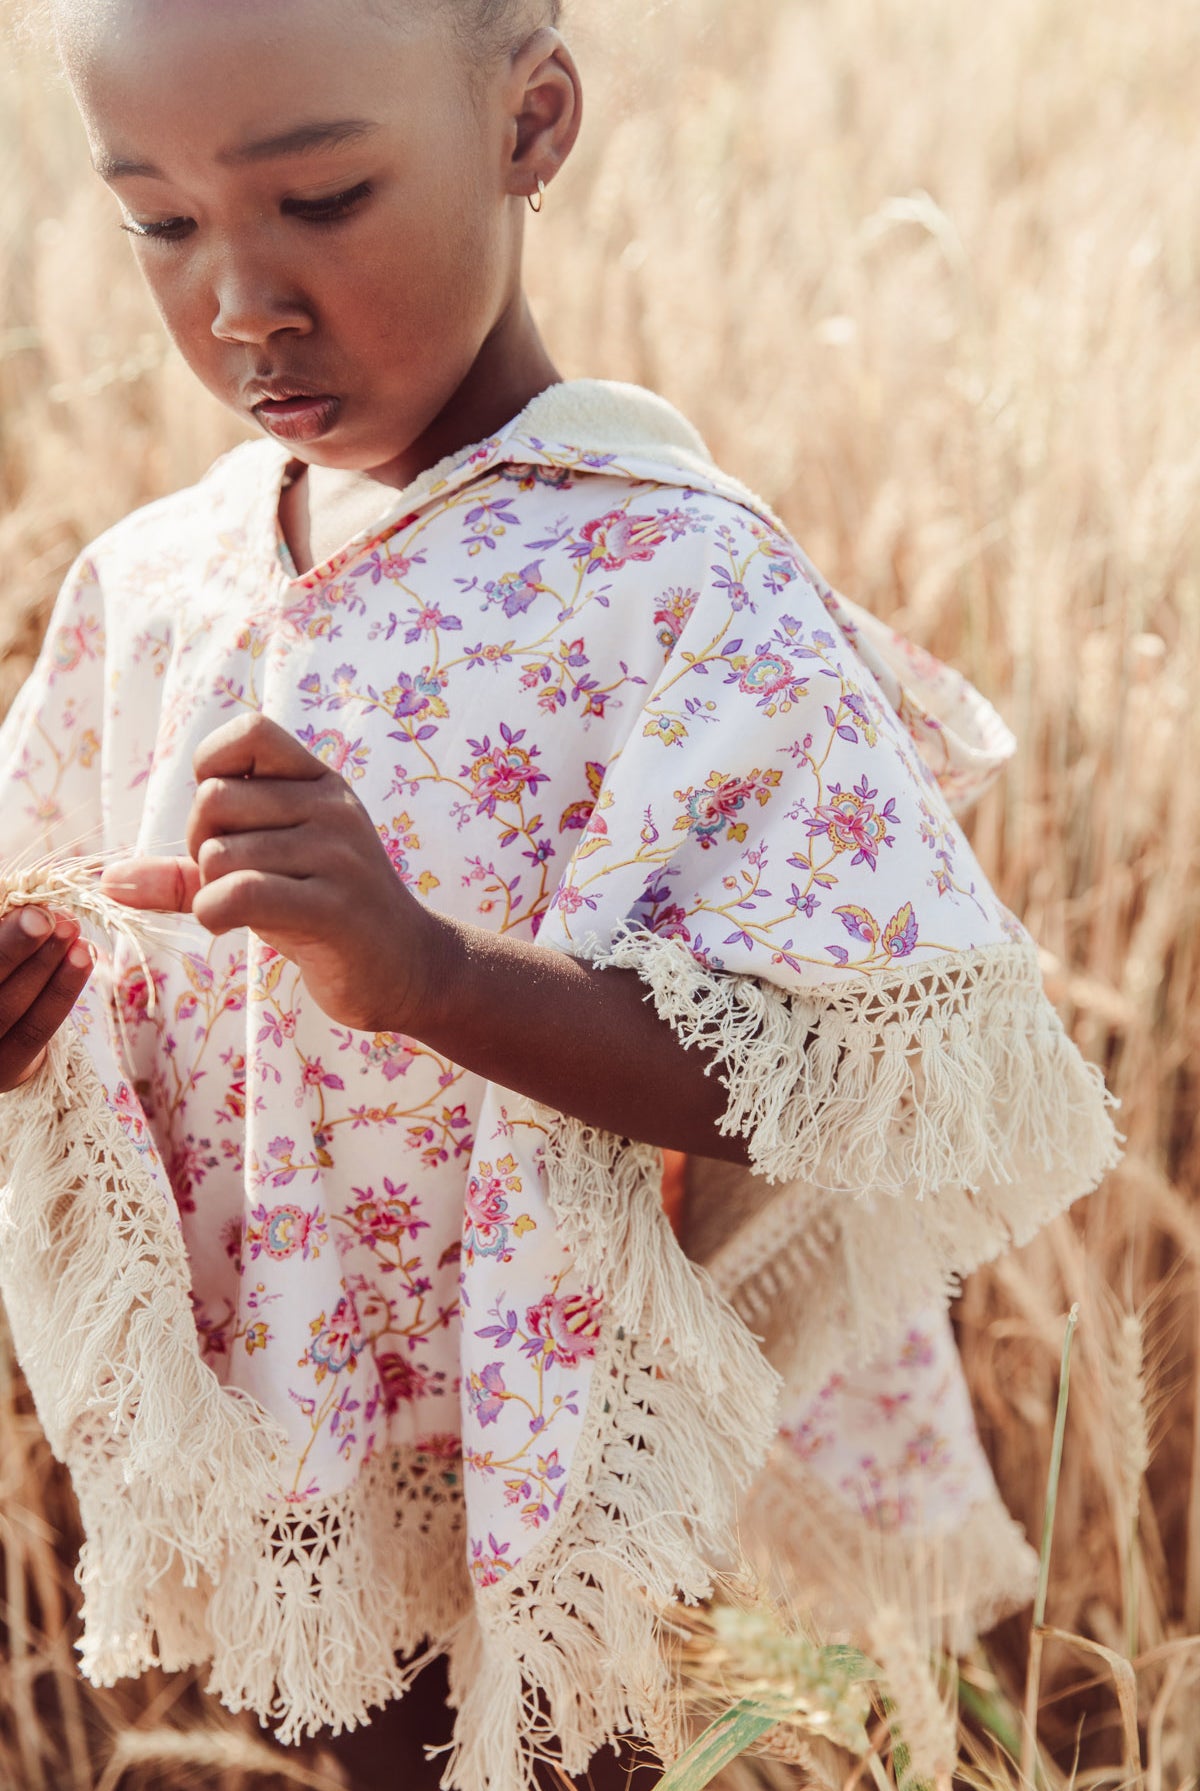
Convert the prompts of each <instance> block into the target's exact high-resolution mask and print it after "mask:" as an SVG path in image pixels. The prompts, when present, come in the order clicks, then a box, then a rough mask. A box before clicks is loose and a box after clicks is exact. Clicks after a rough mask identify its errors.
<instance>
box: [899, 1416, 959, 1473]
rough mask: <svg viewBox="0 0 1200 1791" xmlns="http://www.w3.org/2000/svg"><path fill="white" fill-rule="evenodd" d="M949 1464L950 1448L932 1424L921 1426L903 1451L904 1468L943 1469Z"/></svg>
mask: <svg viewBox="0 0 1200 1791" xmlns="http://www.w3.org/2000/svg"><path fill="white" fill-rule="evenodd" d="M949 1462H950V1446H949V1444H948V1443H947V1441H946V1439H945V1437H944V1436H943V1435H942V1434H941V1432H940V1431H938V1430H935V1429H934V1428H933V1425H932V1424H923V1425H922V1426H921V1428H920V1430H918V1432H917V1434H916V1435H915V1436H913V1437H910V1438H909V1440H908V1443H907V1445H906V1447H905V1450H904V1465H905V1466H906V1467H908V1468H944V1467H947V1466H948V1465H949Z"/></svg>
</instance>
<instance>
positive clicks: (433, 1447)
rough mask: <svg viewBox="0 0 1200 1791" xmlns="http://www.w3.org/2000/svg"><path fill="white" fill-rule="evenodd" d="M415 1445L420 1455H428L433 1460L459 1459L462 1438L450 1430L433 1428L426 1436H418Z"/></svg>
mask: <svg viewBox="0 0 1200 1791" xmlns="http://www.w3.org/2000/svg"><path fill="white" fill-rule="evenodd" d="M416 1447H417V1448H418V1449H419V1450H420V1451H421V1454H422V1455H428V1456H431V1457H432V1458H433V1460H434V1461H454V1462H456V1461H459V1460H460V1459H461V1457H462V1438H461V1437H459V1436H456V1435H455V1434H454V1432H453V1431H450V1430H435V1431H432V1432H431V1433H430V1434H429V1435H428V1436H424V1437H418V1438H417V1443H416Z"/></svg>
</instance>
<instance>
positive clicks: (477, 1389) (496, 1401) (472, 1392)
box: [467, 1362, 511, 1425]
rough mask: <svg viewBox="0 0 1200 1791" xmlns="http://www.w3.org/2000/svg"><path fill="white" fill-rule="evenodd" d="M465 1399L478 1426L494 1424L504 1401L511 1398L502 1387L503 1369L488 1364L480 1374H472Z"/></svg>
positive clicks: (490, 1363)
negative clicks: (466, 1398)
mask: <svg viewBox="0 0 1200 1791" xmlns="http://www.w3.org/2000/svg"><path fill="white" fill-rule="evenodd" d="M467 1397H468V1399H469V1400H470V1402H471V1410H472V1412H473V1413H474V1415H475V1417H476V1419H477V1420H478V1422H479V1423H480V1425H484V1424H494V1423H495V1422H496V1419H497V1418H498V1417H499V1416H500V1408H501V1407H502V1406H503V1404H504V1401H505V1400H506V1399H508V1398H510V1397H511V1395H510V1394H509V1391H508V1388H507V1387H506V1386H505V1385H504V1369H503V1366H502V1365H501V1363H499V1362H489V1363H488V1364H487V1366H486V1367H485V1368H484V1371H483V1373H482V1374H475V1373H474V1372H472V1374H471V1378H470V1384H469V1386H468V1388H467Z"/></svg>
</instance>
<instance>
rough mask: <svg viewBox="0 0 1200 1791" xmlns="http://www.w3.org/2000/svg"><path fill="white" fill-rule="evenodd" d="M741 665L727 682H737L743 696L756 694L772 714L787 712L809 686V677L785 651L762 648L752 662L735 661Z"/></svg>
mask: <svg viewBox="0 0 1200 1791" xmlns="http://www.w3.org/2000/svg"><path fill="white" fill-rule="evenodd" d="M734 664H735V666H736V667H737V669H736V670H735V671H734V672H733V673H731V675H730V676H729V678H727V679H726V683H729V684H736V685H737V687H738V689H739V690H740V691H741V692H742V694H743V696H752V697H754V698H755V700H756V701H757V703H758V706H759V708H760V709H763V710H765V711H766V713H767V714H768V715H775V714H781V715H786V714H787V713H788V711H789V710H790V709H791V707H792V705H793V704H794V703H798V702H799V701H800V700H801V698H802V697H803V695H804V693H805V691H806V690H807V689H808V679H807V678H802V677H800V676H799V674H798V673H797V671H796V669H795V667H794V666H793V665H792V662H791V660H790V659H785V658H784V656H783V654H782V653H769V652H766V651H763V652H760V653H759V654H758V655H757V657H756V658H754V659H752V660H750V661H749V663H742V662H739V661H737V660H735V661H734Z"/></svg>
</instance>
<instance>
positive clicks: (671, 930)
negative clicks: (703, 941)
mask: <svg viewBox="0 0 1200 1791" xmlns="http://www.w3.org/2000/svg"><path fill="white" fill-rule="evenodd" d="M654 931H655V932H656V933H659V934H661V936H662V937H663V938H664V939H684V940H688V941H690V940H691V937H692V934H691V929H690V928H689V926H688V924H687V909H686V908H680V907H679V906H678V905H675V906H672V907H669V908H664V909H663V910H662V912H661V913H660V914H659V915H657V916H656V918H655V921H654Z"/></svg>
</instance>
